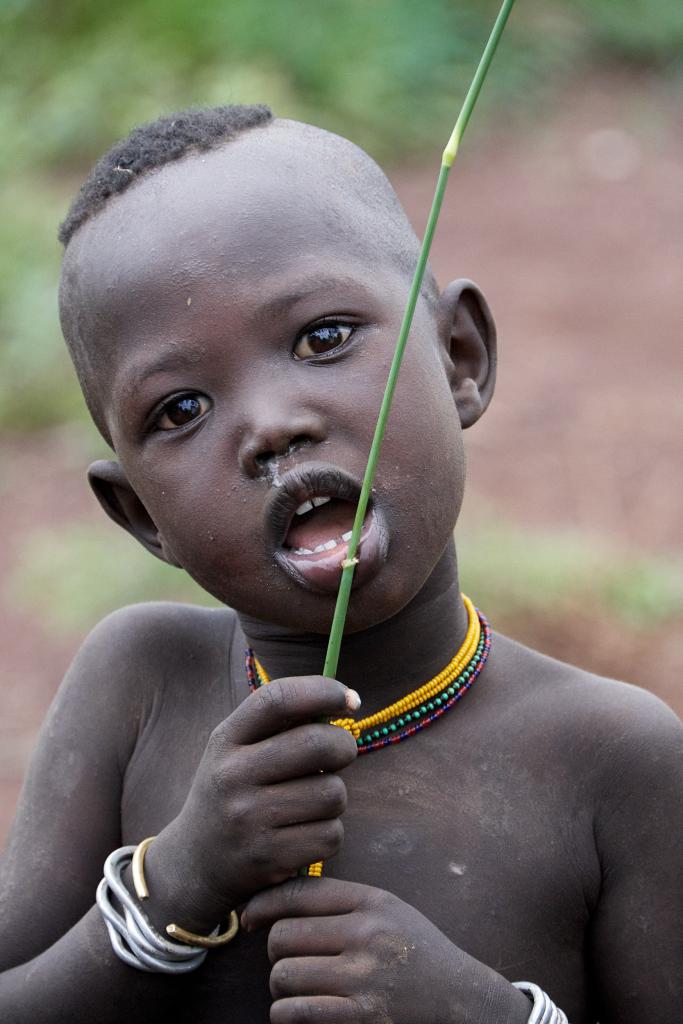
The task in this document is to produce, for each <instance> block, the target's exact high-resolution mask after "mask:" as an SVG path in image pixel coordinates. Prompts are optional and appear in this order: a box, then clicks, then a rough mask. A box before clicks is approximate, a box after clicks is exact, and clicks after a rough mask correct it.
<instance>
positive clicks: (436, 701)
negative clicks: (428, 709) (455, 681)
mask: <svg viewBox="0 0 683 1024" xmlns="http://www.w3.org/2000/svg"><path fill="white" fill-rule="evenodd" d="M434 703H435V704H436V706H437V708H440V707H441V697H437V698H436V700H435V701H434Z"/></svg>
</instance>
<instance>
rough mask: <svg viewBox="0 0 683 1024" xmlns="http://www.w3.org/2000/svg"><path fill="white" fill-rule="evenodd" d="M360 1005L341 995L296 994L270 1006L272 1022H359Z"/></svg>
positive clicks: (343, 1023) (294, 1023) (317, 1023)
mask: <svg viewBox="0 0 683 1024" xmlns="http://www.w3.org/2000/svg"><path fill="white" fill-rule="evenodd" d="M360 1019H361V1018H360V1016H359V1007H358V1005H357V1004H356V1003H355V1002H352V1001H351V1000H350V999H343V998H340V997H339V996H294V997H293V998H288V999H278V1001H277V1002H276V1003H273V1005H272V1006H271V1008H270V1024H303V1022H304V1021H306V1022H308V1024H313V1022H315V1024H359V1022H360Z"/></svg>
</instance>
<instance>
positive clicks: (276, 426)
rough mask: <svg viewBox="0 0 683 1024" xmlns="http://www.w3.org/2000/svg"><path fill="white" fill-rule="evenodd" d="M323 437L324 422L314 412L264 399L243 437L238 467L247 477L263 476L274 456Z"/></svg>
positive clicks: (291, 452)
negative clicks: (298, 409) (297, 409)
mask: <svg viewBox="0 0 683 1024" xmlns="http://www.w3.org/2000/svg"><path fill="white" fill-rule="evenodd" d="M325 436H326V435H325V425H324V423H323V420H322V418H321V417H320V416H319V415H318V414H317V413H314V412H313V411H309V410H300V411H296V410H294V409H293V408H291V406H289V405H288V404H287V403H286V402H282V401H278V402H272V401H264V402H262V404H261V405H260V406H259V408H258V409H257V411H256V413H255V415H254V420H253V422H252V423H251V424H250V426H249V427H248V429H247V430H246V431H245V433H244V436H243V438H242V442H241V444H240V448H239V463H240V468H241V469H242V472H243V473H245V474H246V475H247V476H249V477H254V478H255V477H259V476H263V475H264V474H266V473H267V472H268V467H269V464H270V463H271V462H272V460H273V459H274V458H277V457H278V456H283V455H293V454H294V453H295V452H296V451H298V450H299V449H300V448H305V447H306V446H307V445H314V444H319V443H320V442H321V441H324V440H325Z"/></svg>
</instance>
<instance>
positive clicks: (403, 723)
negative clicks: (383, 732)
mask: <svg viewBox="0 0 683 1024" xmlns="http://www.w3.org/2000/svg"><path fill="white" fill-rule="evenodd" d="M398 724H399V725H400V726H404V725H405V724H406V723H405V722H404V721H403V719H402V718H399V720H398Z"/></svg>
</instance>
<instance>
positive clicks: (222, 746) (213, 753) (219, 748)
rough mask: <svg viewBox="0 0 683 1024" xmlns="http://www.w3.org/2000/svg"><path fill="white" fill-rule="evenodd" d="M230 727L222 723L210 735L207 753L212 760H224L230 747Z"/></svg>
mask: <svg viewBox="0 0 683 1024" xmlns="http://www.w3.org/2000/svg"><path fill="white" fill-rule="evenodd" d="M229 733H230V727H229V725H228V724H227V722H220V724H219V725H217V726H216V728H215V729H213V730H212V732H211V734H210V735H209V739H208V740H207V744H206V753H207V755H208V756H209V757H210V758H222V757H224V756H225V753H226V751H227V749H228V747H229V745H230V739H229Z"/></svg>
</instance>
